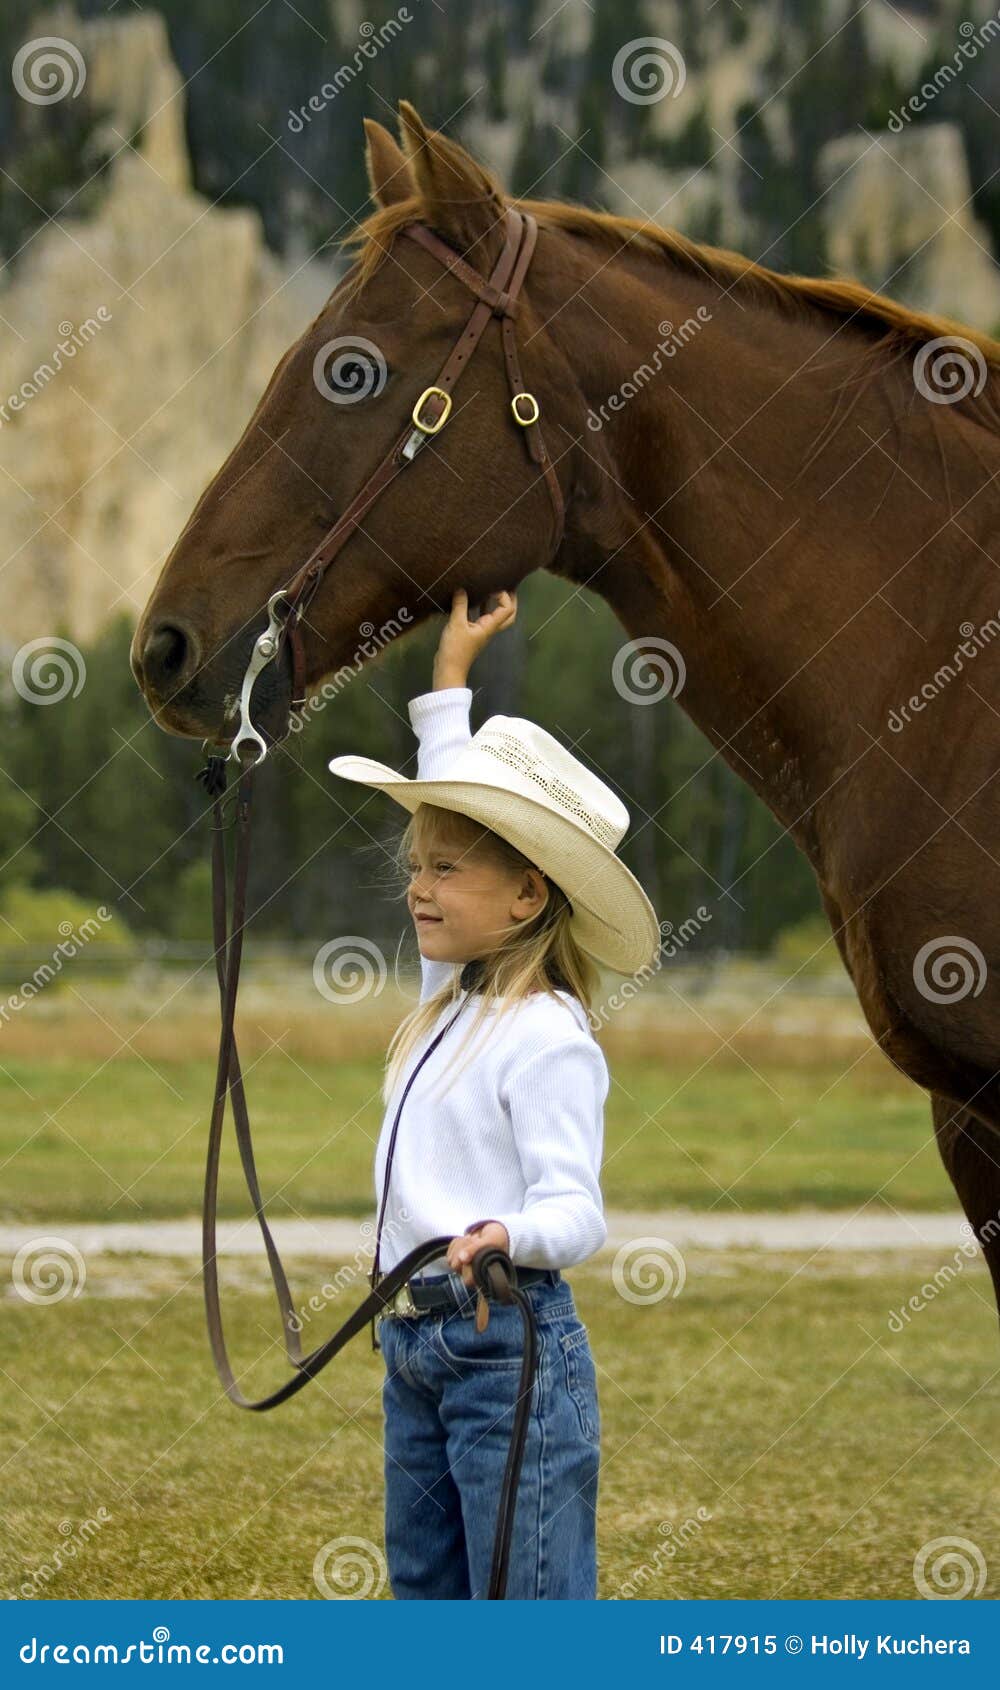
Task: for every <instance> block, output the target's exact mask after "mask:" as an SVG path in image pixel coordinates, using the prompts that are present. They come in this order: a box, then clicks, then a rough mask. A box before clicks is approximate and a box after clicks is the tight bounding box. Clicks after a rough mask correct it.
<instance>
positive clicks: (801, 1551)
mask: <svg viewBox="0 0 1000 1690" xmlns="http://www.w3.org/2000/svg"><path fill="white" fill-rule="evenodd" d="M169 996H170V993H169V989H168V988H167V987H165V983H164V980H163V979H155V978H154V979H151V980H150V979H147V980H145V981H139V982H137V983H135V985H134V986H133V988H131V989H130V990H123V989H122V988H116V989H111V988H104V989H98V988H97V987H95V986H94V985H93V984H92V983H91V984H82V983H81V984H79V985H78V984H77V983H76V982H73V983H72V984H71V985H70V986H69V987H68V988H66V989H62V990H61V991H60V992H59V993H58V994H56V993H54V992H53V993H51V994H49V995H48V996H47V997H46V998H45V999H44V1000H40V1001H39V1002H37V1003H36V1004H33V1005H32V1006H31V1010H30V1013H25V1014H23V1015H21V1016H20V1017H18V1018H16V1019H14V1020H12V1021H11V1022H10V1023H5V1024H4V1025H3V1027H2V1029H0V1088H2V1096H3V1109H2V1111H0V1163H2V1164H3V1198H2V1210H3V1216H4V1218H6V1219H10V1220H16V1221H18V1222H27V1223H28V1224H29V1225H31V1226H37V1228H38V1231H39V1233H40V1234H41V1233H53V1232H54V1233H58V1231H59V1227H60V1223H67V1224H68V1223H70V1222H71V1221H83V1220H86V1221H110V1220H129V1221H136V1220H143V1219H146V1220H153V1219H157V1218H165V1217H177V1216H189V1215H192V1214H194V1213H196V1212H197V1209H198V1205H199V1202H200V1187H201V1178H202V1160H203V1154H204V1136H205V1127H206V1121H207V1114H208V1103H209V1098H210V1093H211V1089H212V1077H213V1052H212V1046H213V1042H214V1037H215V1020H214V1003H213V999H212V996H211V994H210V993H209V992H208V991H207V990H205V989H204V988H203V987H201V988H197V989H196V988H194V987H190V988H188V989H187V990H186V991H184V992H179V993H178V994H177V995H176V997H175V998H173V999H172V1001H170V1002H169V1005H168V1007H167V1008H166V1009H160V1008H159V1007H158V1006H160V1005H162V1004H164V1003H165V1002H167V1000H168V998H169ZM761 1003H764V1004H765V1007H764V1009H759V1008H755V1007H754V1005H759V1004H761ZM404 1007H405V1005H404V1004H403V1003H401V1002H396V1003H390V1002H389V1001H388V1000H387V1002H386V1003H385V1004H384V1005H373V1006H369V1007H368V1008H367V1009H362V1008H360V1007H359V1008H358V1009H356V1010H354V1009H352V1010H350V1011H348V1010H346V1009H344V1008H343V1007H334V1006H330V1005H322V1006H318V1005H317V1000H316V996H315V994H311V995H310V994H308V993H307V992H303V990H302V988H301V986H300V985H297V986H293V985H291V984H288V985H287V987H286V986H285V985H284V984H280V983H279V985H277V986H276V983H275V982H274V981H273V980H262V979H257V980H256V982H255V981H254V979H253V978H251V980H250V981H249V989H248V992H247V994H246V998H245V1000H244V1005H243V1013H242V1023H241V1051H242V1054H243V1058H244V1064H245V1067H246V1068H247V1070H248V1071H249V1084H250V1093H251V1104H252V1113H253V1118H254V1122H255V1131H256V1137H257V1143H258V1147H259V1162H260V1167H261V1174H262V1181H263V1185H264V1189H265V1193H266V1195H267V1199H268V1206H269V1210H270V1212H271V1213H272V1214H274V1215H281V1214H290V1213H298V1214H303V1215H309V1214H325V1215H336V1214H341V1215H349V1216H361V1215H365V1214H370V1212H371V1206H372V1205H371V1193H370V1178H371V1174H370V1169H371V1156H372V1152H373V1148H374V1141H375V1136H376V1134H377V1131H378V1127H379V1123H380V1120H381V1114H382V1110H381V1105H380V1102H379V1097H378V1090H379V1079H380V1061H381V1055H382V1052H383V1051H384V1047H385V1042H386V1040H387V1037H388V1034H389V1032H390V1031H391V1028H392V1026H393V1025H394V1024H395V1021H396V1019H398V1016H399V1014H401V1013H402V1010H403V1008H404ZM601 1042H602V1045H603V1046H604V1049H605V1051H606V1054H607V1056H608V1061H609V1066H610V1068H611V1073H612V1090H611V1094H610V1097H609V1100H608V1106H607V1112H606V1155H605V1166H604V1176H603V1186H604V1194H605V1201H606V1204H607V1206H608V1207H609V1208H612V1207H613V1208H616V1209H644V1210H654V1209H657V1208H659V1207H664V1208H666V1207H670V1208H676V1207H683V1206H689V1207H692V1208H696V1209H701V1210H710V1209H714V1210H716V1211H717V1212H721V1213H726V1212H729V1213H736V1212H737V1211H738V1210H739V1209H744V1210H748V1211H749V1210H767V1209H771V1210H775V1209H783V1210H788V1209H795V1208H799V1207H803V1206H806V1205H820V1206H823V1207H828V1208H841V1207H844V1206H849V1207H858V1206H862V1205H865V1204H868V1203H871V1202H874V1203H875V1204H876V1205H882V1206H887V1205H894V1206H896V1207H905V1208H907V1209H911V1210H920V1209H924V1210H954V1208H955V1198H954V1193H953V1192H952V1190H951V1187H950V1186H949V1184H948V1182H947V1180H946V1178H945V1175H944V1172H943V1169H942V1168H941V1166H940V1164H939V1160H938V1156H937V1152H936V1149H935V1147H934V1144H933V1140H932V1136H931V1130H930V1121H929V1110H928V1106H927V1101H926V1098H925V1097H924V1095H923V1093H921V1092H920V1091H918V1090H917V1089H916V1088H915V1087H913V1086H911V1085H909V1084H908V1083H907V1082H906V1081H905V1080H903V1079H902V1077H901V1076H900V1075H899V1074H898V1073H897V1072H896V1071H895V1070H894V1069H893V1068H892V1067H891V1066H890V1065H889V1063H888V1062H887V1061H886V1060H885V1059H884V1058H883V1057H882V1055H881V1053H880V1052H879V1051H877V1050H876V1049H873V1048H872V1045H871V1041H870V1039H869V1037H868V1035H867V1033H866V1031H865V1029H864V1028H863V1026H862V1024H861V1022H860V1018H859V1016H858V1013H857V1010H856V1008H855V1006H854V1004H853V1002H852V1001H851V1000H850V999H846V998H844V997H839V998H838V997H836V996H835V997H832V998H828V999H824V1000H816V1001H813V1000H811V999H809V998H808V997H806V996H805V995H802V994H800V995H798V996H796V997H795V998H794V999H791V998H789V997H788V996H787V995H785V994H780V993H778V994H775V995H774V997H773V998H769V997H768V996H767V994H766V993H761V992H758V993H757V995H756V996H755V997H750V998H748V997H747V996H746V994H745V993H740V992H735V991H729V990H728V989H727V990H726V991H722V990H719V991H717V992H715V993H711V994H703V995H702V996H700V997H699V998H698V999H697V1001H696V1002H694V1003H690V1002H689V1003H687V1004H684V1003H682V1002H680V1000H678V999H676V998H675V997H674V995H673V994H672V993H671V992H670V991H669V990H663V991H660V992H659V994H658V996H656V997H655V998H654V997H653V995H652V991H650V992H649V993H647V995H646V997H645V998H644V999H643V1000H642V1001H641V1002H637V1003H636V1004H634V1005H632V1006H630V1008H629V1010H628V1011H627V1012H623V1014H622V1015H621V1017H620V1018H618V1019H616V1020H613V1021H612V1022H611V1023H610V1024H609V1025H608V1027H607V1029H606V1030H605V1031H604V1032H602V1035H601ZM222 1208H223V1212H224V1213H225V1214H228V1215H232V1216H236V1215H239V1216H245V1215H246V1214H247V1205H246V1198H245V1195H244V1194H243V1191H242V1187H241V1183H240V1179H239V1170H238V1166H237V1161H236V1157H235V1151H234V1148H233V1146H232V1145H231V1144H230V1145H228V1146H227V1169H226V1179H225V1185H224V1192H223V1203H222ZM335 1266H336V1264H334V1263H330V1264H325V1263H321V1262H316V1261H312V1262H299V1263H294V1262H293V1263H292V1264H291V1277H292V1284H293V1294H294V1296H295V1298H296V1300H297V1301H304V1300H305V1299H306V1298H307V1297H308V1296H309V1294H310V1293H311V1292H312V1291H314V1290H315V1289H316V1287H317V1285H318V1284H320V1283H322V1280H323V1278H329V1277H330V1275H331V1273H332V1272H333V1270H334V1268H335ZM686 1267H687V1281H686V1284H685V1285H684V1289H683V1291H682V1292H681V1294H680V1295H679V1296H678V1297H676V1298H673V1297H666V1298H664V1299H662V1300H660V1301H658V1302H655V1303H651V1304H649V1305H648V1306H636V1305H632V1304H630V1303H629V1302H628V1301H626V1300H623V1298H622V1297H621V1296H620V1295H619V1294H618V1292H617V1290H616V1289H615V1287H614V1284H613V1283H612V1279H611V1264H610V1258H608V1257H604V1258H596V1259H594V1260H593V1261H592V1262H590V1263H588V1264H586V1265H585V1266H584V1267H582V1268H576V1269H573V1270H572V1271H571V1274H570V1279H571V1283H572V1284H573V1286H574V1289H575V1292H576V1296H577V1303H578V1307H579V1309H580V1312H581V1314H582V1316H583V1318H584V1320H585V1321H586V1322H587V1325H588V1327H589V1328H590V1333H591V1340H592V1346H593V1350H594V1353H595V1357H596V1359H597V1363H598V1373H599V1383H600V1397H601V1412H602V1423H603V1437H602V1454H603V1461H604V1466H603V1469H602V1479H601V1497H600V1521H599V1528H600V1530H599V1535H600V1563H601V1586H600V1595H601V1597H602V1598H605V1599H615V1598H621V1599H637V1598H642V1599H647V1600H649V1599H656V1598H668V1597H709V1596H715V1597H744V1598H745V1597H766V1596H780V1597H785V1598H802V1597H874V1596H878V1597H898V1598H904V1599H907V1598H909V1599H912V1598H915V1597H917V1596H918V1595H919V1594H921V1591H920V1590H919V1589H918V1587H917V1585H916V1584H915V1575H914V1558H915V1557H916V1556H917V1555H918V1553H919V1552H920V1551H921V1549H922V1548H923V1546H924V1545H926V1544H928V1543H929V1542H932V1541H933V1540H936V1539H940V1538H958V1539H961V1540H963V1541H964V1542H966V1543H967V1544H971V1545H972V1546H973V1548H972V1550H968V1549H965V1550H962V1551H961V1554H962V1555H963V1556H966V1557H968V1556H969V1555H972V1557H973V1564H972V1571H973V1576H974V1577H975V1578H976V1579H977V1580H978V1584H977V1594H980V1595H982V1596H983V1597H986V1598H991V1597H992V1598H996V1597H997V1595H1000V1507H998V1501H1000V1495H998V1492H1000V1485H998V1475H1000V1431H998V1424H1000V1422H998V1413H997V1410H998V1401H1000V1340H998V1333H997V1319H996V1310H995V1305H994V1302H993V1297H992V1292H991V1289H990V1286H989V1282H988V1275H987V1273H986V1270H985V1268H984V1267H983V1266H982V1264H981V1262H980V1260H979V1258H978V1257H977V1258H975V1259H974V1260H972V1261H968V1262H963V1263H962V1265H961V1271H960V1272H959V1273H958V1274H957V1275H956V1276H955V1277H954V1278H953V1279H952V1280H951V1282H950V1283H948V1284H946V1285H943V1286H942V1287H941V1289H940V1292H939V1293H938V1292H935V1293H934V1294H933V1295H932V1296H931V1298H929V1299H927V1306H926V1308H924V1309H923V1311H922V1312H921V1313H920V1314H919V1315H916V1316H914V1317H913V1318H912V1320H908V1321H907V1322H906V1323H905V1324H904V1326H903V1329H902V1330H893V1329H892V1328H891V1327H890V1325H889V1316H890V1313H891V1311H893V1310H895V1309H899V1308H900V1307H901V1306H902V1305H904V1304H905V1303H906V1302H907V1299H908V1298H910V1297H911V1296H912V1295H913V1294H914V1293H918V1292H919V1291H920V1288H921V1285H922V1284H924V1283H925V1281H927V1280H928V1279H929V1278H930V1277H931V1276H933V1275H934V1274H935V1273H936V1272H937V1271H938V1270H939V1269H940V1267H941V1262H940V1260H939V1259H938V1258H937V1257H935V1256H933V1255H932V1254H929V1253H927V1252H919V1253H912V1254H907V1255H899V1254H893V1255H885V1254H878V1253H872V1254H870V1255H865V1256H861V1255H851V1256H833V1255H816V1256H813V1257H805V1256H795V1255H791V1254H777V1253H775V1254H767V1253H764V1252H757V1253H746V1252H742V1253H741V1252H737V1251H724V1252H720V1253H717V1254H711V1253H705V1252H698V1251H690V1252H687V1253H686ZM87 1269H88V1271H87V1279H86V1286H85V1289H84V1292H83V1294H82V1295H80V1296H79V1297H76V1298H73V1297H67V1298H66V1299H65V1300H63V1301H61V1302H57V1303H52V1304H51V1305H47V1306H45V1307H36V1306H32V1305H30V1304H29V1303H26V1302H25V1301H24V1300H23V1299H22V1298H21V1297H20V1296H19V1295H18V1294H17V1292H16V1290H15V1288H14V1287H13V1285H12V1284H11V1274H10V1264H9V1263H5V1264H4V1265H3V1276H4V1284H5V1287H6V1295H5V1296H4V1297H3V1299H2V1300H0V1322H2V1333H0V1343H2V1348H3V1359H2V1362H0V1370H2V1374H3V1389H2V1391H0V1464H2V1472H3V1486H4V1500H5V1523H6V1526H7V1532H6V1534H5V1548H4V1560H3V1563H2V1566H0V1584H2V1587H3V1588H2V1594H3V1595H8V1596H17V1595H38V1596H49V1597H73V1598H79V1597H112V1596H117V1597H121V1596H127V1597H131V1598H141V1597H158V1598H163V1597H167V1598H169V1597H180V1598H194V1597H221V1596H226V1597H242V1596H249V1597H310V1598H311V1597H318V1596H319V1591H318V1590H317V1586H316V1584H315V1583H314V1580H313V1562H314V1558H315V1557H316V1555H317V1553H318V1552H320V1551H322V1550H323V1547H324V1545H327V1544H328V1543H329V1542H330V1541H331V1540H332V1539H334V1538H337V1537H338V1536H340V1535H342V1534H346V1533H350V1534H352V1535H355V1536H360V1537H363V1538H365V1539H368V1540H370V1542H371V1544H372V1545H373V1546H374V1547H373V1550H372V1554H373V1557H375V1559H376V1561H377V1556H378V1554H379V1550H378V1546H379V1545H380V1544H381V1542H382V1520H381V1507H382V1502H381V1496H382V1452H381V1404H380V1386H381V1377H382V1371H381V1370H382V1362H381V1358H380V1357H379V1356H377V1355H373V1354H372V1352H371V1350H370V1348H369V1346H368V1342H367V1338H366V1337H361V1338H359V1339H357V1340H356V1341H355V1343H354V1344H353V1345H352V1346H351V1347H350V1349H349V1350H348V1351H347V1352H346V1353H345V1354H344V1356H342V1357H341V1358H338V1361H337V1362H336V1363H335V1364H334V1366H333V1367H332V1368H331V1369H330V1370H329V1372H328V1373H326V1374H324V1375H323V1377H322V1380H321V1381H320V1382H319V1383H317V1384H314V1385H312V1386H310V1388H309V1390H308V1391H307V1392H305V1393H304V1394H303V1395H302V1396H300V1397H298V1398H297V1399H296V1400H295V1402H294V1403H293V1404H291V1405H289V1406H286V1407H285V1408H283V1409H281V1410H279V1411H278V1412H277V1413H276V1414H274V1415H268V1416H256V1415H243V1414H240V1413H239V1411H237V1410H236V1409H234V1408H233V1407H231V1406H230V1405H229V1403H228V1402H227V1401H226V1400H225V1399H224V1398H223V1397H222V1396H221V1393H220V1391H219V1388H218V1384H217V1381H216V1378H215V1374H214V1371H213V1369H212V1365H211V1360H210V1356H209V1352H208V1346H207V1340H206V1338H205V1332H204V1311H203V1305H202V1296H201V1287H200V1280H199V1277H198V1271H197V1265H196V1264H195V1263H194V1262H192V1261H188V1260H184V1261H180V1260H172V1259H159V1258H156V1257H154V1256H137V1257H134V1258H121V1257H118V1258H116V1257H110V1256H99V1255H97V1256H94V1257H93V1258H92V1259H91V1260H90V1261H89V1262H88V1264H87ZM224 1283H225V1299H226V1305H227V1310H228V1320H229V1324H230V1338H231V1343H232V1347H233V1349H234V1352H235V1354H236V1356H237V1357H238V1358H240V1363H241V1365H242V1366H245V1367H246V1368H247V1369H248V1373H247V1376H246V1378H245V1379H244V1381H243V1383H244V1386H245V1388H246V1389H248V1390H258V1389H259V1390H261V1391H263V1390H264V1389H265V1388H266V1387H267V1386H268V1385H270V1384H273V1383H275V1382H277V1380H278V1378H280V1377H281V1376H282V1373H283V1369H282V1367H281V1365H280V1357H279V1354H278V1352H277V1350H276V1349H275V1344H274V1339H275V1309H274V1304H273V1299H272V1297H271V1296H270V1295H269V1294H268V1291H267V1288H266V1283H265V1280H264V1277H263V1268H262V1265H261V1264H260V1263H259V1262H258V1261H256V1260H252V1259H247V1258H240V1259H238V1260H230V1261H227V1263H226V1264H225V1272H224ZM346 1295H348V1296H350V1297H351V1300H352V1301H353V1295H354V1293H353V1291H352V1292H349V1293H346ZM324 1318H325V1319H326V1324H325V1325H324V1319H317V1322H316V1325H315V1328H307V1333H308V1338H309V1341H310V1343H311V1342H318V1341H319V1339H320V1337H321V1336H322V1335H323V1333H324V1332H325V1331H327V1330H332V1328H333V1325H334V1324H335V1323H336V1320H337V1318H338V1311H337V1308H336V1307H334V1308H333V1309H331V1310H330V1311H329V1314H328V1317H324ZM341 1318H342V1315H341ZM980 1564H981V1566H982V1569H984V1572H983V1577H982V1578H980V1577H979V1569H980ZM373 1594H380V1595H381V1596H382V1597H383V1598H384V1597H387V1596H388V1594H389V1592H388V1588H387V1587H385V1586H383V1587H381V1588H379V1587H378V1585H376V1588H375V1590H374V1591H373Z"/></svg>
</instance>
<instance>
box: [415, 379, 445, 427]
mask: <svg viewBox="0 0 1000 1690" xmlns="http://www.w3.org/2000/svg"><path fill="white" fill-rule="evenodd" d="M434 394H437V395H438V397H439V398H441V399H443V400H444V410H443V411H442V412H441V415H440V416H439V417H438V420H437V422H432V423H426V422H421V420H420V412H421V408H422V406H423V404H424V402H425V400H427V399H430V398H432V397H433V395H434ZM450 415H451V394H450V393H446V392H445V390H444V388H443V387H425V388H424V391H423V393H422V394H421V395H420V398H419V399H418V400H417V402H416V404H415V405H414V407H413V413H412V419H411V420H412V422H413V425H414V427H415V428H419V430H420V432H421V434H438V433H440V431H441V429H442V428H443V427H444V425H445V423H446V422H447V421H448V418H449V416H450Z"/></svg>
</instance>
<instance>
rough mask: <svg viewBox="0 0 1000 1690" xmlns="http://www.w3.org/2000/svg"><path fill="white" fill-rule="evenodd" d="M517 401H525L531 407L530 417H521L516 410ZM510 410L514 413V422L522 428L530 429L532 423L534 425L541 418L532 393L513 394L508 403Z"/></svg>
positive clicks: (536, 401)
mask: <svg viewBox="0 0 1000 1690" xmlns="http://www.w3.org/2000/svg"><path fill="white" fill-rule="evenodd" d="M519 399H527V401H528V404H529V405H530V406H531V416H530V417H522V415H521V413H520V411H519V410H518V408H517V402H518V400H519ZM510 408H511V410H512V411H513V413H514V421H515V422H516V423H520V425H521V427H522V428H530V427H531V425H532V423H536V422H537V421H538V419H539V417H540V416H541V412H540V411H539V409H538V400H537V399H536V398H535V395H534V394H533V393H515V395H514V397H513V399H512V400H511V402H510Z"/></svg>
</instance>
